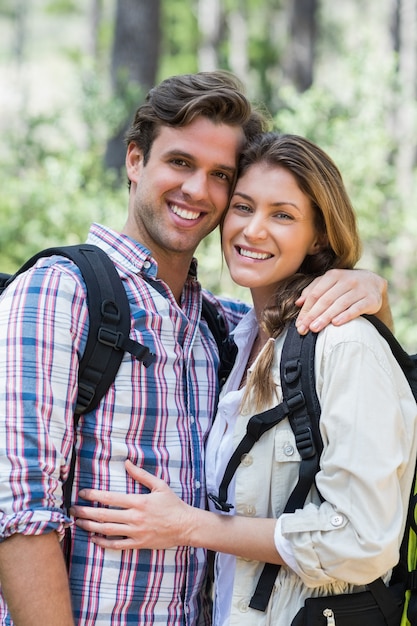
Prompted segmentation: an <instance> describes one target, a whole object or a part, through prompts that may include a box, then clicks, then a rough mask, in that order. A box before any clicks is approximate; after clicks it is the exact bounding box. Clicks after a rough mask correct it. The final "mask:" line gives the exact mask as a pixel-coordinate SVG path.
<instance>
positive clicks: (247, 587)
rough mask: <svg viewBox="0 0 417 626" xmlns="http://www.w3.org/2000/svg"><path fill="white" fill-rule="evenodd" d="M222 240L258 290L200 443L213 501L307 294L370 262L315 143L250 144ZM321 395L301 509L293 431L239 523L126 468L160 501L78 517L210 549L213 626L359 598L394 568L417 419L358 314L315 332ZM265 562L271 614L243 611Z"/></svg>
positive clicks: (243, 495)
mask: <svg viewBox="0 0 417 626" xmlns="http://www.w3.org/2000/svg"><path fill="white" fill-rule="evenodd" d="M221 229H222V245H223V252H224V256H225V259H226V262H227V265H228V267H229V271H230V273H231V276H232V278H233V280H234V281H235V282H237V283H238V284H239V285H242V286H245V287H248V288H250V291H251V294H252V299H253V311H251V312H250V313H248V314H247V315H246V317H245V318H244V319H243V320H242V321H241V322H240V323H239V325H238V326H237V328H236V329H235V331H234V337H235V341H236V343H237V345H238V348H239V353H238V358H237V361H236V364H235V366H234V369H233V370H232V373H231V375H230V378H229V380H228V381H227V382H226V385H225V388H224V389H223V391H222V394H221V396H220V402H219V406H218V411H217V417H216V420H215V422H214V425H213V427H212V429H211V432H210V434H209V437H208V442H207V446H206V482H207V490H208V492H209V493H213V494H218V493H219V486H220V483H221V480H222V477H223V475H224V472H225V468H226V465H227V462H228V461H229V459H230V457H231V455H232V453H233V451H234V449H235V448H236V446H237V445H238V443H239V442H240V441H241V439H242V437H243V436H244V434H245V430H246V425H247V423H248V420H249V418H250V417H251V416H252V415H254V414H256V413H258V412H260V411H263V410H267V409H269V408H271V407H273V406H274V405H275V404H277V403H278V402H279V401H280V373H279V363H280V354H281V348H282V343H283V338H284V336H285V329H286V325H287V324H288V322H289V320H291V319H292V318H293V317H294V316H295V315H296V314H297V311H298V309H297V307H296V305H295V302H296V301H297V299H298V297H299V295H300V293H301V290H302V288H303V286H305V285H306V282H308V281H311V280H312V278H313V277H314V276H316V275H317V274H322V273H324V272H325V271H326V270H327V269H328V268H340V267H341V268H351V267H353V266H354V265H355V263H356V262H357V261H358V258H359V252H360V243H359V236H358V232H357V229H356V222H355V215H354V212H353V209H352V206H351V204H350V201H349V198H348V196H347V193H346V191H345V188H344V186H343V182H342V179H341V176H340V174H339V172H338V170H337V168H336V167H335V165H334V164H333V163H332V161H331V160H330V159H329V157H328V156H327V155H326V154H325V153H324V152H323V151H322V150H321V149H320V148H318V147H317V146H316V145H314V144H312V143H311V142H309V141H308V140H306V139H303V138H301V137H297V136H292V135H283V136H279V135H276V134H273V133H268V134H263V135H260V136H258V137H257V138H255V139H254V140H253V141H252V142H250V143H249V145H248V147H246V148H245V149H244V151H243V154H242V156H241V159H240V164H239V177H238V180H237V183H236V187H235V190H234V193H233V195H232V198H231V201H230V205H229V209H228V211H227V212H226V215H225V218H224V221H223V222H222V226H221ZM316 384H317V390H318V396H319V399H320V404H321V407H322V416H321V433H322V437H323V440H324V449H323V453H322V456H321V464H320V471H319V473H318V475H317V483H316V484H317V488H318V491H317V490H316V489H315V488H312V489H311V493H310V496H309V498H308V500H307V501H308V504H306V505H305V506H304V508H303V509H302V510H297V511H296V512H295V513H293V514H285V515H282V513H283V508H284V506H285V504H286V502H287V500H288V498H289V496H290V494H291V492H292V489H293V487H294V485H295V483H296V481H297V479H298V468H299V462H300V457H299V454H298V452H297V448H296V444H295V439H294V435H293V432H292V430H291V428H290V427H289V425H288V422H287V420H284V421H283V422H281V423H280V424H278V425H277V426H275V427H274V428H272V429H271V430H270V431H268V432H267V433H265V434H264V435H263V436H262V438H261V439H260V440H259V442H258V443H256V444H255V446H254V447H253V448H252V450H251V452H250V453H249V454H248V455H247V457H246V458H245V459H244V460H242V463H241V464H240V466H239V468H238V469H237V472H236V475H235V478H234V480H233V482H232V484H231V486H230V487H229V490H228V502H230V503H231V504H233V508H232V509H231V511H230V512H229V513H223V514H221V513H219V512H218V511H216V508H215V505H214V504H213V503H212V502H210V512H207V511H204V510H202V509H198V508H195V507H192V506H190V505H189V504H186V503H185V502H183V501H182V500H181V499H180V498H179V497H178V496H177V495H175V493H174V492H173V490H171V489H170V488H169V487H168V486H167V485H166V483H165V482H164V481H163V480H161V479H160V478H156V477H155V476H154V475H152V473H148V472H146V471H145V470H144V469H142V468H140V467H137V466H135V465H133V464H132V463H130V462H127V463H126V469H127V471H128V473H129V474H130V476H131V477H132V478H134V479H135V480H136V481H137V482H138V484H139V485H141V486H143V487H145V489H143V488H142V489H141V493H143V494H146V493H147V491H148V490H150V495H131V494H129V495H125V494H118V493H115V492H107V493H103V492H99V491H96V490H83V491H82V492H81V493H80V494H79V495H80V496H81V497H82V498H84V499H87V500H92V501H98V502H100V503H102V504H105V505H110V507H117V510H114V508H109V509H108V508H94V509H91V508H90V507H80V506H76V507H75V508H74V514H75V516H76V517H77V518H78V521H77V524H78V525H79V527H81V528H83V529H85V530H87V531H88V532H94V533H98V534H97V536H96V538H94V539H93V541H94V542H95V543H96V544H97V545H98V546H101V547H103V548H105V549H109V548H110V549H111V548H114V549H117V550H123V549H125V550H129V549H132V548H133V549H143V548H152V549H158V548H159V549H167V548H172V547H173V546H187V547H197V548H201V547H204V548H207V549H209V550H213V551H215V552H216V553H217V554H216V562H215V581H216V584H215V602H214V618H213V623H214V624H215V625H216V626H226V625H229V624H230V625H232V624H239V625H240V626H243V625H244V624H247V625H248V626H255V625H256V624H274V626H289V624H291V622H292V619H293V618H294V616H295V615H296V614H297V613H298V611H299V609H300V608H301V607H302V606H303V604H304V601H305V599H306V598H308V597H310V596H323V595H331V594H339V593H354V592H355V591H360V590H361V588H363V585H364V584H366V583H368V582H372V581H373V580H374V579H376V578H378V577H379V576H385V575H387V574H388V572H389V570H390V568H392V567H393V566H394V565H395V564H396V561H397V560H398V550H399V543H400V539H401V537H402V533H403V529H404V522H405V514H406V511H407V503H408V496H409V492H410V488H411V481H412V479H413V470H414V464H413V463H412V462H409V460H410V459H412V458H414V456H415V453H416V442H417V439H416V419H417V409H416V405H415V402H414V398H413V396H412V393H411V391H410V389H409V385H408V383H407V381H406V379H405V377H404V375H403V373H402V371H401V370H400V368H399V366H398V364H397V362H396V361H395V359H394V357H393V356H392V355H391V354H390V350H389V348H388V349H387V346H386V345H385V344H384V341H383V340H382V339H381V338H380V337H379V335H378V332H377V331H376V330H375V329H374V328H373V327H372V325H370V324H369V322H367V321H366V320H364V319H358V320H354V321H352V322H350V323H349V324H347V325H345V326H342V327H334V326H328V327H327V328H325V329H324V330H323V331H322V332H321V333H320V334H319V337H318V342H317V349H316ZM377 433H378V435H377ZM288 451H291V453H289V452H288ZM83 518H85V519H83ZM103 535H104V536H106V535H107V537H103ZM112 535H117V536H122V537H124V538H115V539H113V538H112ZM265 562H267V563H279V564H281V565H282V567H281V569H280V571H279V574H278V576H277V579H276V582H275V585H274V590H273V593H272V596H271V599H270V601H269V604H268V607H267V610H266V613H265V614H264V613H262V612H260V611H258V610H256V609H252V608H249V602H250V599H251V597H252V595H253V593H254V591H255V588H256V584H257V582H258V579H259V576H260V574H261V572H262V569H263V565H264V563H265ZM359 623H361V622H359Z"/></svg>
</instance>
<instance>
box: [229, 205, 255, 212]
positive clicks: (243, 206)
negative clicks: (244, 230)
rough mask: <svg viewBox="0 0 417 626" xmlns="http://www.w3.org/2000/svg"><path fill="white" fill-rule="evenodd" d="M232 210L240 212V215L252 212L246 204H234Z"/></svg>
mask: <svg viewBox="0 0 417 626" xmlns="http://www.w3.org/2000/svg"><path fill="white" fill-rule="evenodd" d="M233 208H234V209H237V210H238V211H242V213H250V211H251V210H252V209H251V208H250V206H248V205H247V204H234V205H233Z"/></svg>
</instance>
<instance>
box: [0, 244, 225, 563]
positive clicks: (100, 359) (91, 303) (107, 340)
mask: <svg viewBox="0 0 417 626" xmlns="http://www.w3.org/2000/svg"><path fill="white" fill-rule="evenodd" d="M53 255H59V256H63V257H66V258H68V259H70V260H71V261H73V262H74V263H75V264H76V265H77V266H78V268H79V269H80V272H81V274H82V277H83V279H84V282H85V285H86V289H87V304H88V315H89V331H88V337H87V342H86V346H85V349H84V353H83V355H82V358H81V360H80V365H79V373H78V397H77V402H76V408H75V413H74V430H76V428H77V425H78V421H79V418H80V416H81V415H82V414H83V413H88V412H89V411H92V410H93V409H95V408H96V407H97V406H98V404H99V402H100V400H101V399H102V398H103V396H104V395H105V394H106V392H107V391H108V389H109V387H110V385H111V384H112V382H113V381H114V379H115V377H116V374H117V371H118V369H119V367H120V364H121V362H122V359H123V355H124V353H125V352H130V354H132V356H134V358H136V359H138V360H139V361H142V362H143V364H144V366H145V367H149V366H150V365H151V364H152V363H153V362H154V360H155V355H154V354H152V353H151V352H150V351H149V349H148V348H147V347H146V346H143V345H142V344H140V343H139V342H137V341H133V340H132V339H130V338H129V333H130V323H131V321H130V306H129V301H128V298H127V295H126V291H125V288H124V286H123V283H122V281H121V279H120V276H119V274H118V273H117V270H116V268H115V266H114V264H113V261H112V260H111V259H110V257H109V256H108V255H107V254H106V253H105V252H104V250H102V249H101V248H99V247H97V246H94V245H91V244H79V245H74V246H63V247H56V248H48V249H46V250H43V251H41V252H38V253H37V254H35V255H34V256H33V257H31V258H30V259H29V260H28V261H27V262H26V263H25V264H24V265H23V266H22V267H21V268H20V269H19V270H18V271H17V272H16V273H15V274H13V275H10V274H4V273H0V294H1V293H2V292H3V291H4V290H5V289H6V287H7V286H8V285H10V283H11V282H12V281H13V280H14V279H15V278H16V276H18V275H19V274H22V273H23V272H25V271H26V270H28V269H29V268H30V267H32V265H34V264H35V263H36V261H37V260H38V259H40V258H43V257H48V256H53ZM202 317H203V318H204V319H205V320H206V322H207V324H208V326H209V328H210V331H211V333H212V335H213V337H214V339H215V341H216V343H217V346H218V348H219V353H220V352H224V351H225V349H226V346H228V329H227V322H226V320H225V319H224V318H223V316H222V314H221V313H220V312H219V310H218V309H217V307H216V306H215V305H214V304H212V303H211V302H210V301H209V300H208V299H207V298H205V297H203V305H202ZM227 352H228V353H229V349H227ZM233 360H234V359H233ZM232 364H233V361H231V362H230V363H229V365H228V366H227V368H224V367H222V368H220V369H219V380H220V384H222V382H224V380H225V378H226V377H227V375H228V373H229V371H230V369H231V366H232ZM74 469H75V449H73V451H72V459H71V464H70V471H69V476H68V479H67V481H66V483H65V485H64V507H65V509H66V510H68V509H69V507H70V505H71V491H72V483H73V479H74ZM67 554H68V551H67Z"/></svg>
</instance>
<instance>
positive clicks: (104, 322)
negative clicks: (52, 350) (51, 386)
mask: <svg viewBox="0 0 417 626" xmlns="http://www.w3.org/2000/svg"><path fill="white" fill-rule="evenodd" d="M55 255H57V256H62V257H65V258H68V259H70V260H71V261H73V263H75V264H76V265H77V266H78V268H79V270H80V272H81V275H82V277H83V280H84V283H85V286H86V292H87V305H88V315H89V332H88V336H87V342H86V346H85V349H84V352H83V355H82V357H81V359H80V364H79V373H78V387H79V393H78V398H77V404H76V408H75V415H76V416H79V415H81V414H82V413H86V412H88V411H92V410H93V409H95V408H96V407H97V405H98V403H99V402H100V400H101V398H102V397H103V396H104V395H105V394H106V392H107V390H108V389H109V387H110V385H111V384H112V382H113V381H114V379H115V377H116V374H117V371H118V369H119V367H120V363H121V361H122V359H123V354H124V352H125V351H127V352H130V353H131V354H132V355H133V356H134V357H135V358H136V359H138V360H141V361H143V363H144V365H145V366H146V367H148V366H149V365H150V364H151V363H152V362H153V360H154V358H155V357H154V355H153V354H151V352H150V351H149V349H148V348H146V347H145V346H143V345H141V344H140V343H138V342H135V341H133V340H131V339H130V338H129V333H130V325H131V320H130V306H129V302H128V299H127V295H126V291H125V288H124V286H123V283H122V281H121V279H120V276H119V274H118V273H117V270H116V268H115V266H114V263H113V261H112V260H111V259H110V257H109V256H108V255H107V254H106V253H105V252H104V250H102V249H101V248H99V247H98V246H95V245H92V244H78V245H73V246H58V247H53V248H47V249H46V250H42V251H40V252H38V253H37V254H35V255H34V256H33V257H31V258H30V259H29V260H28V261H26V263H25V264H24V265H23V266H22V267H21V268H20V269H19V270H18V271H17V272H16V273H15V274H14V275H13V276H11V277H10V278H9V279H8V280H7V281H6V283H5V286H4V288H6V287H7V286H8V285H9V284H10V283H11V282H12V281H13V280H14V279H15V278H16V276H18V275H19V274H22V273H23V272H25V271H27V270H28V269H30V268H31V267H32V266H33V265H34V264H35V263H36V262H37V261H38V260H39V259H41V258H44V257H50V256H55ZM76 421H77V418H76Z"/></svg>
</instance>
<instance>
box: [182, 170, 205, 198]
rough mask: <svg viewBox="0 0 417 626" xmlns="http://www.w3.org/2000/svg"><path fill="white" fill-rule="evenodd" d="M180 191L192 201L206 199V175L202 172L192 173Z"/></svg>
mask: <svg viewBox="0 0 417 626" xmlns="http://www.w3.org/2000/svg"><path fill="white" fill-rule="evenodd" d="M182 190H183V192H184V193H185V194H186V195H187V196H189V197H190V198H192V199H193V200H200V199H202V198H206V197H207V195H208V181H207V174H206V173H205V172H203V171H202V170H196V171H194V172H192V173H191V174H189V176H187V178H186V180H185V181H184V183H183V184H182Z"/></svg>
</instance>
